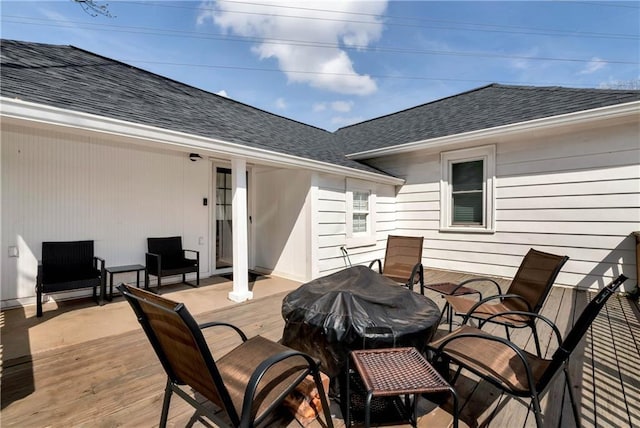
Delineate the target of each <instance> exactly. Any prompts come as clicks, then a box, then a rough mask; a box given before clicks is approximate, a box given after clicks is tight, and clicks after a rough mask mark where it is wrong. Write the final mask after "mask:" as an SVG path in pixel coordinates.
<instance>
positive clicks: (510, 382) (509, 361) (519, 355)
mask: <svg viewBox="0 0 640 428" xmlns="http://www.w3.org/2000/svg"><path fill="white" fill-rule="evenodd" d="M626 279H627V278H626V277H625V276H624V275H620V276H619V277H618V278H616V279H615V280H614V281H613V282H611V283H610V284H609V285H608V286H606V287H605V288H603V289H602V290H601V291H600V292H599V293H598V294H597V295H596V297H595V298H594V299H593V300H592V301H591V302H589V304H588V305H587V306H586V307H585V309H584V310H583V311H582V314H581V315H580V317H579V318H578V320H577V321H576V323H575V324H574V326H573V328H572V329H571V330H570V331H569V333H568V334H567V336H566V338H565V339H564V341H563V340H562V336H561V334H560V331H559V330H558V328H557V327H556V326H555V324H553V322H551V321H550V320H549V319H547V318H545V317H544V316H542V315H539V314H537V313H526V312H522V311H512V312H510V313H513V314H517V315H527V316H529V317H531V318H537V319H540V320H542V321H544V322H545V323H546V324H548V325H549V326H550V327H551V329H552V330H553V332H554V334H555V336H556V339H557V341H558V348H557V350H556V351H555V352H554V353H553V356H552V357H551V359H545V358H542V357H540V356H536V355H533V354H531V353H529V352H527V351H525V350H523V349H521V348H519V347H518V346H516V345H515V344H513V343H512V342H510V341H508V340H506V339H504V338H501V337H496V336H492V335H490V334H489V333H487V332H485V331H482V330H481V329H478V328H474V327H470V326H468V325H463V326H462V327H460V328H458V329H456V330H455V331H454V332H452V333H449V334H448V335H446V336H444V337H442V338H440V339H438V340H436V341H434V342H431V343H430V344H429V345H428V348H429V349H430V350H431V351H433V352H434V357H433V363H434V364H435V365H436V366H439V367H441V368H442V369H444V368H445V367H446V370H441V371H446V375H448V374H449V370H448V365H449V363H450V362H453V363H455V364H457V365H458V370H457V371H456V373H455V375H454V377H453V382H452V383H455V381H456V378H457V376H458V375H459V374H460V371H461V370H462V369H467V370H469V371H470V372H472V373H474V374H476V375H477V376H479V377H480V378H481V379H483V380H486V381H488V382H490V383H491V384H493V385H495V386H496V387H498V388H499V389H501V390H503V391H505V392H506V393H508V394H511V395H514V396H516V397H529V398H531V405H532V406H533V410H534V413H535V418H536V425H537V426H538V428H543V421H542V410H541V408H540V397H541V395H542V394H543V393H544V392H545V391H546V390H547V387H548V386H549V384H550V383H551V380H552V379H553V378H554V377H555V375H556V374H557V373H558V372H559V371H560V369H562V370H563V371H564V375H565V383H566V385H567V389H568V391H569V399H570V401H571V407H572V410H573V416H574V418H575V421H576V425H577V426H580V414H579V412H578V407H577V405H576V402H575V398H574V396H573V387H572V385H571V381H570V379H569V370H568V365H569V357H570V355H571V353H572V352H573V350H574V349H575V348H576V346H577V345H578V343H579V342H580V340H582V337H583V336H584V334H585V333H586V332H587V330H588V329H589V327H590V326H591V323H592V322H593V320H594V319H595V318H596V316H597V315H598V313H599V312H600V310H601V309H602V307H603V306H604V304H605V303H606V301H607V300H608V299H609V297H610V296H611V294H613V292H614V291H615V290H616V289H617V288H618V287H619V286H620V285H621V284H622V283H623V282H624V281H625V280H626Z"/></svg>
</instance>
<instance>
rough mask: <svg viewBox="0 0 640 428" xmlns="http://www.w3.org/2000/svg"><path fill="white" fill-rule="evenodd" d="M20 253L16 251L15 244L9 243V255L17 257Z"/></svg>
mask: <svg viewBox="0 0 640 428" xmlns="http://www.w3.org/2000/svg"><path fill="white" fill-rule="evenodd" d="M19 255H20V254H19V253H18V247H16V246H15V245H11V246H10V247H9V257H18V256H19Z"/></svg>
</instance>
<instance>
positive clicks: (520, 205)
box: [496, 194, 640, 210]
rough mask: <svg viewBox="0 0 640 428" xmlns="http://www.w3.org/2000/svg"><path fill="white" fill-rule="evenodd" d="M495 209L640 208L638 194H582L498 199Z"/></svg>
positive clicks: (639, 196)
mask: <svg viewBox="0 0 640 428" xmlns="http://www.w3.org/2000/svg"><path fill="white" fill-rule="evenodd" d="M496 205H497V209H498V210H502V209H539V208H553V209H556V208H601V207H613V208H640V195H638V194H627V195H582V196H563V197H553V198H548V197H533V198H512V199H498V200H497V202H496Z"/></svg>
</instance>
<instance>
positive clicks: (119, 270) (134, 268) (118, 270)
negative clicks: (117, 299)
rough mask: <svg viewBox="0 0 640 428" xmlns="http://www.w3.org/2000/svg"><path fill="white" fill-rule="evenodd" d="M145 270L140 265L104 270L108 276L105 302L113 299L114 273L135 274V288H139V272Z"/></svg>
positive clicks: (113, 267) (112, 267)
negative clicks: (107, 295) (107, 293)
mask: <svg viewBox="0 0 640 428" xmlns="http://www.w3.org/2000/svg"><path fill="white" fill-rule="evenodd" d="M145 270H146V268H145V267H144V266H142V265H124V266H111V267H108V268H107V269H106V271H107V273H108V274H109V297H107V300H109V301H111V300H112V299H113V275H114V274H116V273H129V272H135V273H136V287H138V288H140V272H144V271H145Z"/></svg>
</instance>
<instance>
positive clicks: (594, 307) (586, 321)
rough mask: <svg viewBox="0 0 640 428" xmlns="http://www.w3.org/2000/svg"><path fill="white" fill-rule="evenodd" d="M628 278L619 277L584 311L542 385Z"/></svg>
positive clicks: (550, 366)
mask: <svg viewBox="0 0 640 428" xmlns="http://www.w3.org/2000/svg"><path fill="white" fill-rule="evenodd" d="M627 279H628V278H627V277H626V276H624V275H620V276H618V277H617V278H616V279H614V280H613V281H612V282H611V283H610V284H609V285H607V286H606V287H604V288H603V289H602V290H600V292H599V293H598V294H597V295H596V296H595V297H594V298H593V300H591V301H590V302H589V303H588V304H587V306H586V307H585V308H584V309H583V310H582V313H581V314H580V317H578V320H577V321H576V322H575V324H574V325H573V328H572V329H571V330H570V331H569V333H568V334H567V336H566V337H565V339H564V340H563V341H562V344H560V347H559V348H558V349H557V350H556V352H554V354H553V357H552V362H551V364H550V365H549V366H548V368H547V370H545V373H544V374H543V376H542V377H541V380H540V383H541V384H542V385H543V386H544V385H546V383H547V382H549V381H550V380H551V379H552V378H553V375H554V374H555V372H556V371H557V370H558V368H559V367H561V366H562V364H564V362H565V361H566V360H567V358H569V356H570V355H571V353H572V352H573V350H574V349H575V348H576V346H578V343H580V341H581V340H582V337H583V336H584V335H585V333H586V332H587V330H589V328H590V327H591V324H592V323H593V321H594V320H595V319H596V317H597V316H598V314H599V313H600V310H602V307H603V306H604V305H605V303H607V300H609V297H611V295H612V294H613V293H614V292H615V291H616V289H617V288H618V287H620V286H621V285H622V284H623V283H624V282H625V281H626V280H627Z"/></svg>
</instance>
